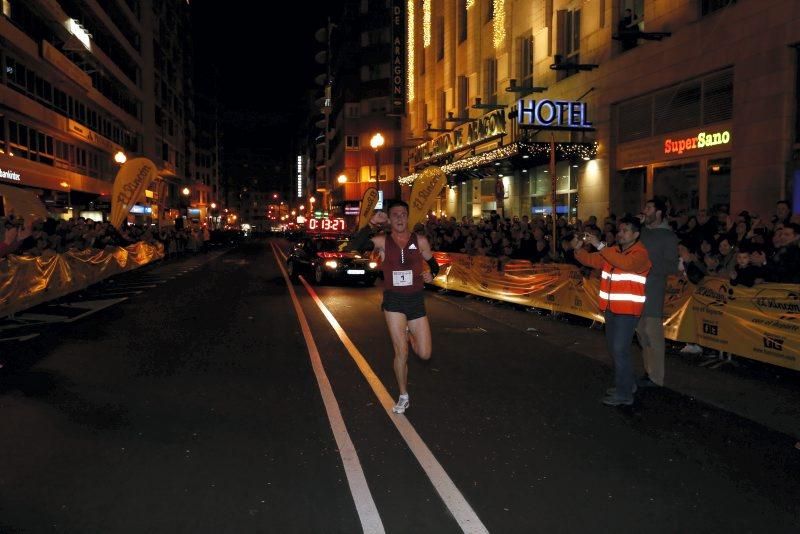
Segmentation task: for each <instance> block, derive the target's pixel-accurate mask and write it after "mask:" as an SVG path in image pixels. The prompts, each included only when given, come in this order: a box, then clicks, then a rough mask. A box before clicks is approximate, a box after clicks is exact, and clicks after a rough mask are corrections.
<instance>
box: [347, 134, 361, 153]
mask: <svg viewBox="0 0 800 534" xmlns="http://www.w3.org/2000/svg"><path fill="white" fill-rule="evenodd" d="M345 147H347V150H358V148H359V145H358V136H357V135H346V136H345Z"/></svg>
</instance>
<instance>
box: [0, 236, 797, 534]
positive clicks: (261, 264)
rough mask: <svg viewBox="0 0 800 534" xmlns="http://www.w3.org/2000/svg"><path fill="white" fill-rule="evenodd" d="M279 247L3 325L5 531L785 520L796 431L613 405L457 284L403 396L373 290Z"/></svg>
mask: <svg viewBox="0 0 800 534" xmlns="http://www.w3.org/2000/svg"><path fill="white" fill-rule="evenodd" d="M285 246H286V243H285V242H282V241H272V242H263V241H252V242H249V243H246V244H244V245H242V246H240V247H238V248H236V249H233V250H230V251H228V252H226V253H219V252H216V253H213V254H210V255H207V256H203V255H199V256H197V257H195V258H191V259H189V260H180V261H178V262H175V263H170V264H164V265H161V266H155V267H153V268H151V269H149V270H147V271H146V272H143V273H139V274H138V275H137V274H136V273H129V274H127V275H125V276H122V277H119V278H118V279H116V280H115V281H114V284H116V287H117V289H116V290H113V291H112V290H111V289H110V285H111V284H108V285H107V286H104V288H105V290H106V291H107V297H108V298H109V299H111V298H121V297H120V295H121V294H122V293H121V292H120V289H121V288H123V287H125V286H126V284H127V286H128V287H133V288H137V287H138V288H139V289H136V291H139V290H140V289H141V291H140V292H138V293H132V294H126V298H125V300H121V301H119V302H115V303H114V305H109V306H108V307H103V308H101V309H98V310H97V311H96V313H93V314H91V315H89V316H86V317H81V318H80V319H79V320H76V321H73V322H69V323H66V322H57V323H53V324H46V325H44V326H42V325H34V326H32V327H29V328H28V330H24V331H21V332H23V333H25V332H29V331H31V328H33V329H35V330H36V332H35V333H36V334H37V335H36V336H34V337H26V336H27V334H26V335H23V336H21V337H26V339H24V340H22V341H11V342H6V343H2V344H0V351H2V352H0V358H2V359H4V360H5V361H6V367H5V368H4V369H3V370H2V374H0V417H2V420H3V428H4V429H5V432H4V439H3V440H2V441H1V442H0V462H2V466H3V467H2V470H0V532H3V533H5V532H68V533H72V532H75V533H86V532H104V533H106V532H114V533H116V532H125V533H127V532H131V533H133V532H136V533H141V532H165V533H166V532H170V533H172V532H192V533H202V532H214V533H217V532H236V533H240V532H281V533H286V532H298V533H303V532H343V533H350V532H359V531H362V530H363V531H369V532H380V531H385V532H398V533H405V532H432V533H447V532H460V531H465V532H487V531H488V532H503V533H506V532H586V531H593V532H607V531H630V532H641V531H647V532H730V531H736V532H746V531H769V532H797V531H798V528H799V527H800V505H799V504H798V503H800V499H798V497H800V477H798V476H797V472H798V468H800V455H797V454H795V452H796V451H794V450H790V449H788V448H786V447H783V446H778V443H779V442H782V441H785V437H786V436H785V435H782V434H780V433H778V432H775V431H772V430H769V429H767V428H765V427H763V426H761V425H758V424H756V423H753V422H751V421H749V420H747V419H744V418H742V417H739V416H736V415H733V414H732V413H729V412H726V411H723V410H719V409H716V408H713V407H710V406H706V405H700V404H698V403H696V402H694V401H692V400H691V399H689V398H687V397H684V396H681V395H679V394H677V393H675V392H674V391H670V390H665V389H662V390H660V391H650V390H648V391H644V392H642V393H641V394H640V395H639V401H638V402H637V404H636V405H635V406H634V407H633V409H616V408H608V407H606V406H603V405H602V404H600V402H599V401H600V398H601V397H602V395H603V392H604V389H605V388H606V387H608V386H609V385H610V381H611V370H610V368H609V367H608V366H607V365H606V364H604V363H603V362H601V361H599V360H598V359H594V358H587V357H585V356H584V355H581V354H579V353H577V352H574V351H573V350H572V349H571V348H570V346H571V343H570V342H569V341H570V340H568V339H562V338H556V337H548V338H545V337H543V336H537V335H536V332H535V331H525V330H523V329H520V328H516V327H514V326H513V325H511V324H509V323H508V322H507V321H504V320H502V318H501V317H499V316H498V317H496V318H495V317H492V316H491V315H488V316H487V315H486V314H478V313H475V312H474V311H472V310H470V309H469V308H467V307H464V306H462V305H460V304H459V299H461V297H458V296H451V295H442V294H439V293H437V292H436V291H433V290H432V291H429V292H428V293H427V296H426V302H427V308H428V313H429V316H430V320H431V325H432V328H433V336H434V340H433V348H434V351H433V352H434V356H433V359H432V360H431V362H430V363H427V364H426V363H423V362H421V361H420V360H418V359H416V358H412V359H411V361H410V365H409V381H410V384H409V390H410V395H411V407H410V408H409V410H408V411H407V413H406V415H405V416H398V415H394V414H392V413H391V403H392V402H393V398H394V397H396V394H397V386H396V383H395V381H394V375H393V371H392V359H391V343H390V341H389V338H388V334H387V331H386V328H385V325H384V321H383V316H382V314H381V312H380V301H381V290H380V288H379V287H348V286H314V287H312V286H307V285H306V284H303V283H302V282H301V283H299V284H294V285H292V286H291V289H290V287H289V285H287V279H286V278H285V277H284V274H283V272H282V269H281V266H280V262H279V261H277V260H276V258H278V257H280V250H281V249H285ZM184 266H186V267H185V268H184ZM176 273H180V276H178V275H176ZM137 276H138V277H140V278H136V277H137ZM142 276H146V279H144V278H141V277H142ZM143 282H153V283H143ZM136 284H139V285H138V286H137V285H136ZM142 286H152V287H142ZM87 294H89V293H87ZM89 296H90V297H91V300H92V301H97V300H98V299H100V300H102V299H104V298H105V297H104V296H103V295H102V294H100V293H91V294H89ZM295 299H296V300H295ZM532 320H533V318H532ZM304 325H307V327H305V326H304ZM8 335H9V334H8V333H7V332H5V333H4V336H8ZM575 335H576V336H578V335H580V334H579V333H577V332H576V334H575ZM316 358H318V359H319V360H318V363H319V365H315V363H314V361H315V359H316ZM337 413H338V416H337Z"/></svg>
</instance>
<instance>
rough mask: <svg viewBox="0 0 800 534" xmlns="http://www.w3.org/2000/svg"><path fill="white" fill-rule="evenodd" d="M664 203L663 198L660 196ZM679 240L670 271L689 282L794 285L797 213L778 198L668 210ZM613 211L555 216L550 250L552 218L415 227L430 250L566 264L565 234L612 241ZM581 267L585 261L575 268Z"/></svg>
mask: <svg viewBox="0 0 800 534" xmlns="http://www.w3.org/2000/svg"><path fill="white" fill-rule="evenodd" d="M667 204H668V205H669V203H668V202H667ZM667 220H668V222H669V224H670V226H671V227H672V229H673V231H674V232H675V233H676V234H677V236H678V238H679V239H680V244H679V246H678V254H679V257H680V260H679V266H678V269H679V270H680V271H682V272H683V273H685V276H686V277H687V278H688V279H689V280H690V281H691V282H693V283H698V282H699V281H700V280H702V278H703V277H705V276H707V275H714V276H721V277H725V278H728V279H730V280H731V283H732V284H734V285H737V284H741V285H746V286H752V285H753V284H756V283H759V282H780V283H800V217H798V216H794V217H792V210H791V206H790V205H789V203H788V202H787V201H784V200H781V201H779V202H778V203H777V204H776V207H775V213H774V214H773V215H772V216H771V217H768V218H763V219H762V218H761V217H759V216H758V215H754V214H751V213H749V212H747V211H742V212H740V213H739V214H738V215H736V216H731V215H730V213H728V210H727V208H725V207H719V208H717V209H716V210H713V211H709V210H704V209H703V210H698V211H697V212H696V213H687V212H675V211H672V210H670V212H669V216H668V218H667ZM617 221H618V219H617V217H616V216H615V215H613V214H612V215H609V216H608V217H606V218H605V219H604V220H602V221H599V220H598V218H597V217H595V216H591V217H589V218H588V219H587V220H586V221H582V220H580V219H572V220H567V219H566V218H565V217H559V218H558V219H556V223H555V224H556V236H557V237H556V239H557V245H558V246H557V247H556V251H555V253H554V252H552V248H551V240H552V239H553V237H552V236H553V227H552V218H551V217H549V216H536V217H533V218H530V217H528V216H527V215H524V216H522V217H513V218H503V217H500V216H499V215H498V214H497V213H495V212H492V213H491V214H490V217H489V218H486V219H481V220H477V221H476V220H473V219H471V218H469V217H462V218H461V220H460V221H458V220H457V219H456V218H455V217H449V218H435V217H431V218H429V220H428V222H427V223H426V224H425V225H424V226H418V227H417V230H418V231H422V232H424V233H425V234H426V236H427V237H428V240H429V241H430V243H431V246H432V247H433V249H434V250H437V251H441V252H457V253H462V254H470V255H478V256H491V257H496V258H498V259H499V260H500V261H501V264H502V263H504V262H505V261H507V260H509V259H525V260H529V261H531V262H533V263H551V262H557V263H569V264H574V265H576V266H578V267H582V266H581V265H580V264H579V263H578V262H577V260H575V256H574V251H573V250H572V247H571V244H570V243H571V241H572V238H573V237H574V236H575V235H578V236H581V235H583V234H584V233H592V234H594V235H596V236H597V237H598V238H599V239H600V240H601V241H604V242H605V243H607V244H608V245H613V244H614V243H615V240H616V231H617ZM590 251H591V249H590ZM582 268H584V269H585V267H582Z"/></svg>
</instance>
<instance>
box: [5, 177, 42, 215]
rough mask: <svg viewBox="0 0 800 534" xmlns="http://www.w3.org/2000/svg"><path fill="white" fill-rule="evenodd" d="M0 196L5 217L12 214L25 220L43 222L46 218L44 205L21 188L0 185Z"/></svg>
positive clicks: (29, 192)
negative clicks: (30, 219) (31, 219)
mask: <svg viewBox="0 0 800 534" xmlns="http://www.w3.org/2000/svg"><path fill="white" fill-rule="evenodd" d="M0 196H2V197H3V205H4V211H5V214H6V217H8V216H9V215H11V214H12V213H13V214H14V216H16V217H22V218H23V219H26V220H27V219H29V218H33V220H36V219H41V220H45V219H46V218H47V210H46V209H45V207H44V204H42V201H41V200H40V199H39V197H38V195H36V193H34V192H33V191H29V190H27V189H22V188H21V187H13V186H10V185H0Z"/></svg>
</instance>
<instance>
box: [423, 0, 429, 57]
mask: <svg viewBox="0 0 800 534" xmlns="http://www.w3.org/2000/svg"><path fill="white" fill-rule="evenodd" d="M430 45H431V0H422V46H423V47H424V48H428V47H429V46H430Z"/></svg>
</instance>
